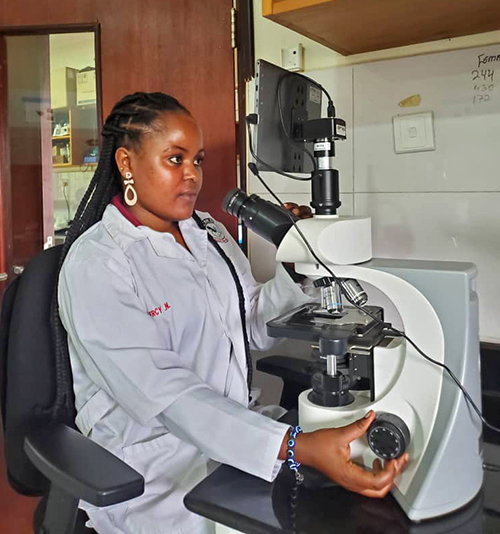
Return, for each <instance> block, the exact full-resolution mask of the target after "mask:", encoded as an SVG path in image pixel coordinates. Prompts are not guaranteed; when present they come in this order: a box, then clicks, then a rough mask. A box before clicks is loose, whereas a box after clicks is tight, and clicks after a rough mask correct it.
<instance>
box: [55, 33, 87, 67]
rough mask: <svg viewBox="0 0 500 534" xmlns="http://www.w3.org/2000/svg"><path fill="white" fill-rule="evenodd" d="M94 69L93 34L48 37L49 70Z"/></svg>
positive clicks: (64, 34)
mask: <svg viewBox="0 0 500 534" xmlns="http://www.w3.org/2000/svg"><path fill="white" fill-rule="evenodd" d="M61 67H71V68H72V69H77V70H81V69H84V68H85V67H95V51H94V32H80V33H56V34H52V35H50V70H56V69H59V68H61Z"/></svg>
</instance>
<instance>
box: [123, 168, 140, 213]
mask: <svg viewBox="0 0 500 534" xmlns="http://www.w3.org/2000/svg"><path fill="white" fill-rule="evenodd" d="M123 184H124V185H125V186H126V187H125V192H124V193H123V197H124V198H125V202H126V204H127V206H135V204H136V202H137V191H136V190H135V189H134V180H133V179H132V173H131V172H129V171H127V172H126V173H125V180H123ZM130 195H132V198H129V197H130Z"/></svg>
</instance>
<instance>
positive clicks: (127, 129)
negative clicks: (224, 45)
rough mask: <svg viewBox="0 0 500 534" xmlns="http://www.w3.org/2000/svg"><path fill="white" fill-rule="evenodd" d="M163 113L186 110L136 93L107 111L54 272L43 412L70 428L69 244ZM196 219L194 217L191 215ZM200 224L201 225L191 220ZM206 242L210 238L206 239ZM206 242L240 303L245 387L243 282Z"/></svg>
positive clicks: (94, 216)
mask: <svg viewBox="0 0 500 534" xmlns="http://www.w3.org/2000/svg"><path fill="white" fill-rule="evenodd" d="M166 112H183V113H187V114H190V113H189V111H188V110H187V109H186V108H185V107H184V106H183V105H182V104H181V103H180V102H178V101H177V100H176V99H175V98H173V97H172V96H169V95H166V94H164V93H143V92H137V93H134V94H131V95H127V96H125V97H124V98H122V99H121V100H120V101H119V102H118V103H117V104H115V106H114V107H113V109H112V110H111V113H110V114H109V116H108V117H107V119H106V122H105V124H104V127H103V132H102V135H103V138H104V139H103V143H102V147H101V154H100V157H99V164H98V166H97V169H96V172H95V174H94V176H93V178H92V180H91V182H90V184H89V186H88V188H87V190H86V192H85V194H84V196H83V198H82V200H81V202H80V204H79V206H78V208H77V210H76V213H75V217H74V220H73V222H72V223H71V225H70V227H69V229H68V232H67V235H66V240H65V242H64V245H63V247H62V250H61V257H60V260H59V266H58V272H57V277H56V284H55V288H54V294H53V296H52V306H51V329H52V338H53V343H54V351H55V361H56V381H55V383H56V394H55V398H54V401H53V404H52V406H51V407H50V408H49V409H48V410H47V411H48V415H49V416H50V417H51V418H52V419H57V420H64V421H65V422H67V423H68V424H72V423H73V421H74V417H75V407H74V396H73V377H72V374H71V366H70V358H69V350H68V342H67V334H66V331H65V329H64V327H63V325H62V322H61V318H60V316H59V302H58V285H59V282H58V280H59V274H60V272H61V267H62V265H63V263H64V260H65V258H66V256H67V254H68V251H69V249H70V248H71V245H72V244H73V243H74V242H75V241H76V239H78V237H80V236H81V235H82V234H83V233H84V232H85V231H86V230H88V229H89V228H90V227H91V226H93V225H94V224H95V223H97V222H99V221H100V220H101V219H102V216H103V214H104V210H105V209H106V207H107V205H108V204H109V203H110V202H111V199H112V198H113V197H114V196H115V195H116V194H117V193H119V192H121V191H122V179H121V174H120V172H119V170H118V167H117V165H116V161H115V152H116V150H117V148H119V147H122V146H123V147H126V148H136V147H137V146H139V145H140V142H141V140H142V138H143V136H144V135H147V134H148V133H152V132H154V131H158V129H159V126H158V120H159V119H160V118H161V115H162V114H163V113H166ZM195 215H196V214H195ZM195 219H196V222H197V223H198V225H200V226H201V224H200V223H201V221H199V219H198V218H197V216H196V217H195ZM209 239H210V237H209ZM210 242H211V243H212V244H213V245H214V246H215V248H216V249H217V250H218V251H219V254H221V256H222V257H223V258H224V260H225V261H226V263H227V265H228V268H229V270H230V271H231V274H232V276H233V278H234V279H235V283H236V287H237V289H238V297H239V300H240V314H241V320H242V326H243V335H244V342H245V352H246V358H247V364H248V387H249V391H250V387H251V380H252V362H251V357H250V348H249V343H248V337H247V332H246V324H245V303H244V296H243V290H242V288H241V283H240V281H239V279H238V276H237V274H236V270H235V268H234V266H233V265H232V263H231V261H230V260H229V258H228V257H227V256H226V255H225V254H224V251H223V250H222V249H221V247H220V246H219V245H218V243H216V242H215V241H214V240H213V239H210Z"/></svg>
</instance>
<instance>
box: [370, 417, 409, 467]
mask: <svg viewBox="0 0 500 534" xmlns="http://www.w3.org/2000/svg"><path fill="white" fill-rule="evenodd" d="M367 439H368V445H369V446H370V449H371V450H372V451H373V452H374V453H375V454H376V455H377V456H378V457H379V458H382V459H383V460H393V459H395V458H399V457H400V456H403V454H404V453H405V451H406V449H407V448H408V447H409V445H410V439H411V436H410V431H409V429H408V427H407V426H406V423H405V422H404V421H403V420H402V419H401V417H398V416H397V415H394V414H392V413H381V414H379V415H377V418H376V419H375V421H373V423H372V424H371V425H370V428H368V432H367Z"/></svg>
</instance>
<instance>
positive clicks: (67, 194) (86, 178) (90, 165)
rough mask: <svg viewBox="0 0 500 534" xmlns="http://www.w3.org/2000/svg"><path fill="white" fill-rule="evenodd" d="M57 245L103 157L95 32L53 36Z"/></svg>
mask: <svg viewBox="0 0 500 534" xmlns="http://www.w3.org/2000/svg"><path fill="white" fill-rule="evenodd" d="M50 94H51V102H52V168H53V187H54V228H55V233H56V242H61V241H62V240H63V239H64V234H65V230H66V228H67V227H68V225H69V223H70V222H71V220H72V219H73V217H74V214H75V211H76V209H77V207H78V204H79V202H80V200H81V199H82V196H83V194H84V192H85V190H86V188H87V186H88V183H89V182H90V180H91V178H92V176H93V174H94V170H95V167H96V165H97V161H98V158H99V148H98V131H97V106H96V70H95V47H94V34H93V33H66V34H57V35H51V36H50Z"/></svg>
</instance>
